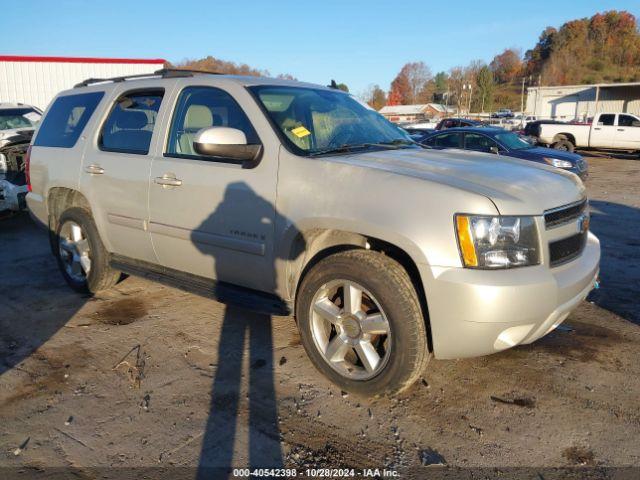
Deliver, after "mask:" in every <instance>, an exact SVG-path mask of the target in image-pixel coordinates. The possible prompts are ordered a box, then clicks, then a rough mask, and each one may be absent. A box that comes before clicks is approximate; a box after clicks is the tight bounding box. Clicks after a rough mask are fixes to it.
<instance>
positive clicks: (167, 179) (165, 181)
mask: <svg viewBox="0 0 640 480" xmlns="http://www.w3.org/2000/svg"><path fill="white" fill-rule="evenodd" d="M153 181H154V182H155V183H157V184H158V185H162V186H163V187H179V186H180V185H182V180H179V179H177V178H176V177H174V176H172V175H170V174H167V173H165V174H164V175H163V176H161V177H156V178H154V179H153Z"/></svg>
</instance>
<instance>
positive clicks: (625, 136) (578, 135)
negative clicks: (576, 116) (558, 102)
mask: <svg viewBox="0 0 640 480" xmlns="http://www.w3.org/2000/svg"><path fill="white" fill-rule="evenodd" d="M535 135H536V137H537V139H538V142H540V143H541V144H543V145H551V146H552V147H553V148H555V149H557V150H566V151H569V152H573V151H574V150H575V149H576V148H596V149H603V150H628V151H637V152H640V117H638V116H637V115H632V114H630V113H599V114H597V115H596V116H595V117H594V119H593V121H592V122H591V123H583V124H577V123H574V124H569V123H553V124H552V123H544V124H541V125H540V126H539V128H538V129H537V131H536V132H535Z"/></svg>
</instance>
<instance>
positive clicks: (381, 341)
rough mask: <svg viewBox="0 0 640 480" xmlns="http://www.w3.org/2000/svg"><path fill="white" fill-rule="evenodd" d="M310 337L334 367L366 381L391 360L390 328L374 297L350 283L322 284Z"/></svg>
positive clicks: (312, 320)
mask: <svg viewBox="0 0 640 480" xmlns="http://www.w3.org/2000/svg"><path fill="white" fill-rule="evenodd" d="M309 313H310V318H311V334H312V337H313V341H314V343H315V346H316V348H317V349H318V351H319V352H320V354H321V355H322V358H323V359H324V360H325V362H327V363H328V364H329V365H330V366H331V368H333V369H334V370H335V371H337V372H338V373H340V374H341V375H343V376H345V377H347V378H350V379H354V380H367V379H369V378H372V377H374V376H376V375H377V374H378V373H380V372H381V371H382V369H383V368H384V367H385V366H386V364H387V362H388V360H389V354H390V350H391V327H390V325H389V321H388V320H387V317H386V315H385V313H384V312H383V310H382V308H381V307H380V304H379V303H378V301H377V300H376V299H375V298H374V296H373V295H372V294H371V293H370V292H368V291H367V290H366V289H365V288H363V287H362V286H361V285H358V284H357V283H355V282H352V281H350V280H335V281H332V282H329V283H327V284H325V285H323V286H322V287H321V288H320V289H319V290H318V292H316V294H315V296H314V297H313V301H312V302H311V311H310V312H309Z"/></svg>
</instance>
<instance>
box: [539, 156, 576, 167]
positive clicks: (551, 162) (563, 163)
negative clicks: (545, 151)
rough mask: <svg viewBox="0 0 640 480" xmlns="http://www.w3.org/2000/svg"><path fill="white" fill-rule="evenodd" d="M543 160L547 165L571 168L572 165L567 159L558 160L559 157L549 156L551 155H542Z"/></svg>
mask: <svg viewBox="0 0 640 480" xmlns="http://www.w3.org/2000/svg"><path fill="white" fill-rule="evenodd" d="M543 158H544V161H545V162H547V163H548V164H549V165H553V166H554V167H557V168H571V167H573V163H571V162H569V161H568V160H560V159H559V158H551V157H543Z"/></svg>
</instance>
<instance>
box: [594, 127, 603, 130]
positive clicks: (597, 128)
mask: <svg viewBox="0 0 640 480" xmlns="http://www.w3.org/2000/svg"><path fill="white" fill-rule="evenodd" d="M594 130H602V129H601V128H600V127H596V128H594Z"/></svg>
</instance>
